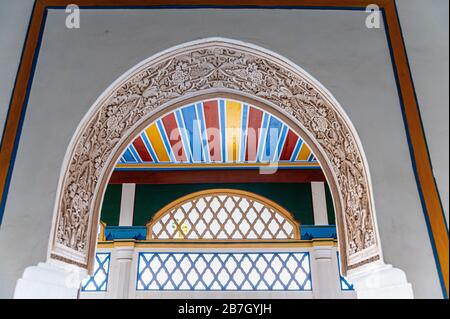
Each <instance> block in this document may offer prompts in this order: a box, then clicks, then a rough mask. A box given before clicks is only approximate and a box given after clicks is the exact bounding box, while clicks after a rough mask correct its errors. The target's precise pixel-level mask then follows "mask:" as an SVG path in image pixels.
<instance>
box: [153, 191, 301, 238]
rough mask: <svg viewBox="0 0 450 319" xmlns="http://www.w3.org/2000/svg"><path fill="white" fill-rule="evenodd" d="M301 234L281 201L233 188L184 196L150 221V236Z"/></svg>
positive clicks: (267, 236)
mask: <svg viewBox="0 0 450 319" xmlns="http://www.w3.org/2000/svg"><path fill="white" fill-rule="evenodd" d="M299 234H300V230H299V224H298V222H296V221H295V220H294V218H293V217H292V215H291V214H290V213H289V212H287V211H286V210H285V209H283V208H282V207H280V206H279V205H277V204H275V203H273V202H271V201H270V200H268V199H266V198H263V197H261V196H259V195H256V194H252V193H249V192H244V191H238V190H231V189H230V190H223V189H220V190H208V191H202V192H197V193H194V194H191V195H188V196H185V197H182V198H180V199H179V200H177V201H175V202H173V203H171V204H169V205H167V206H166V207H164V208H163V209H161V210H160V211H159V212H158V213H157V214H156V215H155V216H154V218H153V219H152V220H151V221H150V222H149V223H148V224H147V239H149V240H155V239H156V240H172V239H174V240H176V239H183V240H274V239H277V240H289V239H299V238H300V235H299Z"/></svg>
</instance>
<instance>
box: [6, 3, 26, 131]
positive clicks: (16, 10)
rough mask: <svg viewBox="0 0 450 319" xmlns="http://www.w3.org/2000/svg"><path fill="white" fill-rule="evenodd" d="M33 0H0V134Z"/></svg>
mask: <svg viewBox="0 0 450 319" xmlns="http://www.w3.org/2000/svg"><path fill="white" fill-rule="evenodd" d="M33 3H34V0H18V1H11V0H0V76H1V80H0V134H1V133H2V132H3V127H4V123H5V119H6V115H7V113H8V107H9V102H10V98H11V92H12V90H13V86H14V80H15V79H16V74H17V68H18V66H19V60H20V55H21V53H22V47H23V44H24V41H25V36H26V33H27V29H28V21H29V18H30V15H31V11H32V9H33Z"/></svg>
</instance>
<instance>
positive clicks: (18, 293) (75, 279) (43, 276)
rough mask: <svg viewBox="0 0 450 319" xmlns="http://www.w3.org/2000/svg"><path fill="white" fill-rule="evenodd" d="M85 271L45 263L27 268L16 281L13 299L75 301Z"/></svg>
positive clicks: (85, 274) (69, 266)
mask: <svg viewBox="0 0 450 319" xmlns="http://www.w3.org/2000/svg"><path fill="white" fill-rule="evenodd" d="M86 276H87V273H86V270H85V269H81V268H78V267H75V266H72V265H65V266H64V267H62V266H61V264H58V263H53V262H47V263H39V264H38V265H37V266H31V267H27V268H26V269H25V271H24V272H23V275H22V277H21V278H20V279H19V280H18V281H17V284H16V288H15V291H14V298H15V299H76V298H78V291H79V289H80V285H81V281H82V280H83V279H84V278H85V277H86Z"/></svg>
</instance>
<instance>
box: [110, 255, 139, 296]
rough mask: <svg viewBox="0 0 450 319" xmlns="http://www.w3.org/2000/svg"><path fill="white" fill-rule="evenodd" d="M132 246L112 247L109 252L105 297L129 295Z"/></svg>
mask: <svg viewBox="0 0 450 319" xmlns="http://www.w3.org/2000/svg"><path fill="white" fill-rule="evenodd" d="M133 256H134V247H133V246H124V247H114V249H113V250H112V252H111V268H110V284H111V289H108V294H107V298H116V299H127V298H128V297H129V290H130V280H132V279H131V265H132V262H133Z"/></svg>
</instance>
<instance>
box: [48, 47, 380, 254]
mask: <svg viewBox="0 0 450 319" xmlns="http://www.w3.org/2000/svg"><path fill="white" fill-rule="evenodd" d="M211 88H225V89H233V90H236V91H239V92H244V93H246V94H250V95H253V96H257V97H260V98H262V99H265V100H267V101H270V102H272V103H273V104H275V105H277V106H278V107H280V108H281V109H284V111H286V112H287V113H289V114H291V115H292V116H293V117H294V118H295V119H297V120H298V121H299V122H301V123H302V124H303V126H304V127H305V128H306V129H307V130H308V131H309V132H310V133H311V134H312V135H313V136H314V138H315V140H316V141H317V142H318V143H319V144H320V146H321V148H322V149H323V150H324V151H325V153H326V156H327V157H328V158H329V159H330V161H331V162H332V163H331V164H332V169H333V170H334V172H335V175H336V177H337V183H338V186H339V188H340V192H341V196H342V199H343V203H342V205H343V211H344V224H345V225H344V227H346V233H347V242H346V247H347V255H348V256H351V255H352V254H355V253H358V252H360V251H362V250H365V249H366V248H369V247H371V246H373V245H376V235H375V231H374V222H373V216H372V212H371V207H370V205H369V198H368V193H369V189H368V182H367V176H366V175H365V171H364V166H363V163H362V159H361V157H360V151H359V150H358V146H357V143H356V141H355V139H354V137H353V135H352V133H351V131H350V129H349V128H348V127H347V125H346V124H345V122H344V119H343V118H342V116H341V115H340V114H339V113H338V112H337V111H336V110H335V108H334V107H333V105H332V104H331V102H329V101H328V100H327V98H326V97H325V96H324V95H323V94H322V93H321V92H320V91H319V89H318V88H316V87H315V86H314V85H313V84H311V83H310V81H308V80H307V79H306V78H304V77H303V76H302V75H301V74H300V72H296V71H293V70H292V69H290V68H288V67H285V66H283V65H282V64H281V63H275V62H273V61H272V59H269V58H267V57H265V56H264V55H262V54H261V55H259V54H257V53H253V52H251V53H249V52H248V51H247V50H240V49H239V48H235V47H233V46H227V45H221V44H217V43H216V44H214V46H211V47H206V48H205V47H203V48H202V47H197V48H195V46H194V47H191V48H190V49H186V50H185V51H184V52H180V53H179V54H178V55H172V56H170V57H168V58H167V59H165V60H164V59H163V60H160V62H158V63H156V64H155V63H150V64H149V65H148V67H146V68H144V69H141V71H140V72H138V73H137V74H134V75H133V76H132V77H131V78H129V80H127V81H126V82H125V83H124V84H123V85H121V86H120V87H118V88H117V89H115V91H114V92H113V93H112V94H111V95H110V96H109V97H108V98H107V99H106V100H105V102H104V103H103V105H101V106H100V107H99V108H98V111H97V113H96V114H95V116H94V117H93V118H92V119H91V120H90V122H89V123H88V124H87V126H86V127H85V129H84V131H83V132H84V133H83V134H82V136H81V137H80V138H79V139H78V141H77V142H76V149H75V151H74V153H73V154H72V158H71V160H70V163H69V167H68V173H66V177H65V180H64V181H63V191H62V194H61V196H62V198H61V201H60V207H59V211H58V214H59V215H58V219H57V224H56V225H57V229H56V231H57V233H56V237H55V243H56V244H59V245H63V246H65V247H67V248H70V249H71V250H73V251H75V252H78V253H87V250H88V242H89V234H88V231H87V230H88V224H89V223H90V222H91V221H90V219H91V218H92V217H91V212H92V210H93V209H92V207H93V199H94V191H95V188H96V186H97V184H98V183H99V182H100V181H99V176H100V175H101V172H102V170H103V169H104V168H105V166H106V165H107V163H106V161H107V159H108V157H109V156H110V155H111V152H112V150H113V149H114V147H115V146H116V144H117V143H118V142H119V141H120V140H121V138H122V137H124V136H126V135H127V134H130V131H129V130H130V128H131V127H132V126H133V125H134V124H135V123H136V122H138V121H139V120H140V119H142V118H143V117H144V116H146V115H148V114H149V113H150V112H151V111H153V110H155V109H157V108H159V107H160V106H161V105H163V104H164V103H166V102H168V101H170V100H172V99H174V98H179V97H182V96H184V95H187V94H189V93H192V92H196V91H200V90H205V89H211ZM95 222H97V221H95ZM341 240H342V239H341Z"/></svg>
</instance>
